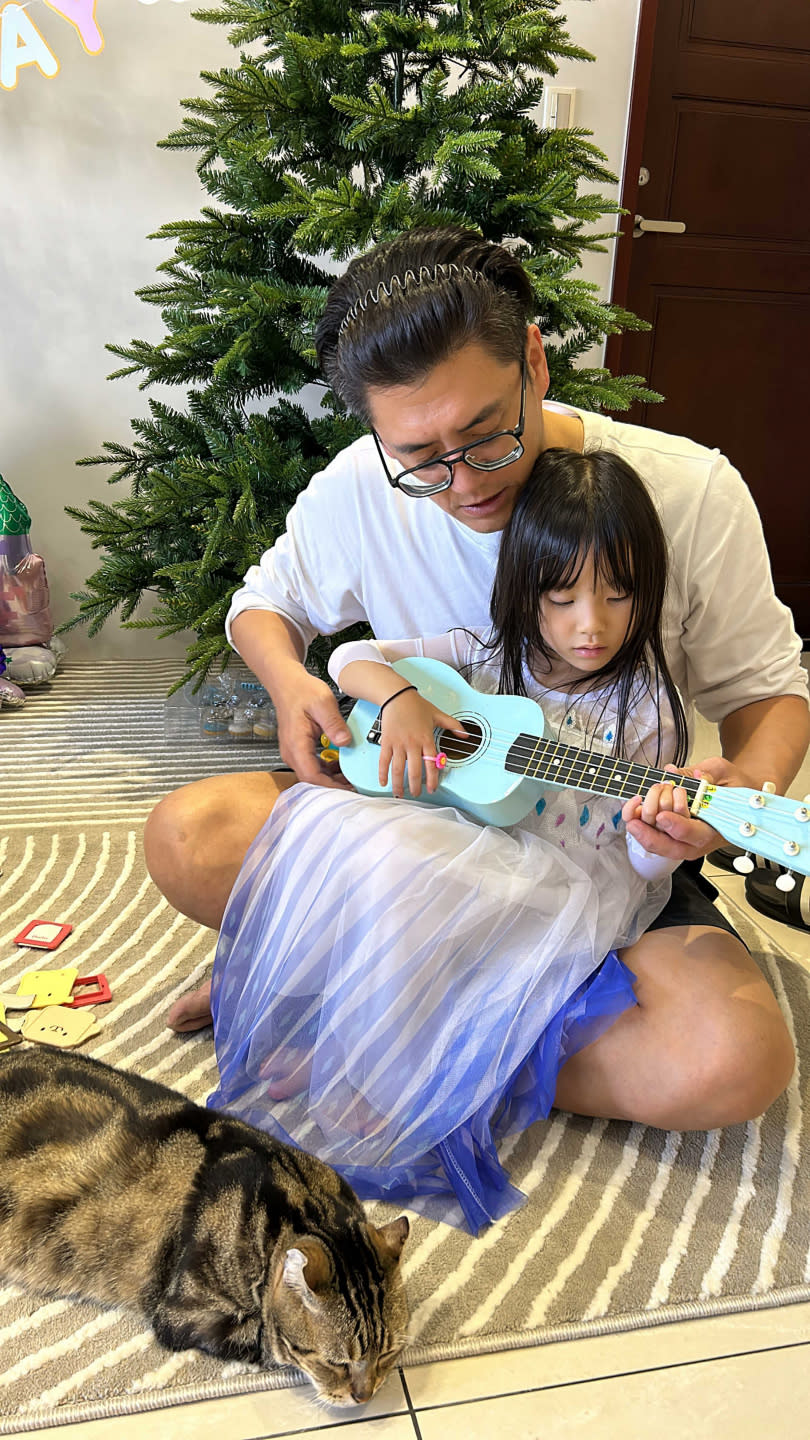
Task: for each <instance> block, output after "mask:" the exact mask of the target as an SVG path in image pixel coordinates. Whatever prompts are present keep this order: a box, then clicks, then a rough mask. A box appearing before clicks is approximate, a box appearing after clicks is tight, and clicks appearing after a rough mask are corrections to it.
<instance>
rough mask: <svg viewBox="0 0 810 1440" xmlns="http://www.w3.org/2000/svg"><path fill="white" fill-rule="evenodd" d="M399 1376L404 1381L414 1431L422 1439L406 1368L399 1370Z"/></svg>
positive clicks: (404, 1392)
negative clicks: (406, 1377)
mask: <svg viewBox="0 0 810 1440" xmlns="http://www.w3.org/2000/svg"><path fill="white" fill-rule="evenodd" d="M399 1378H400V1380H401V1381H402V1391H403V1394H404V1396H405V1403H406V1405H407V1406H408V1414H409V1415H410V1417H411V1420H412V1422H413V1428H414V1432H415V1435H416V1440H422V1431H421V1430H420V1429H419V1421H418V1419H417V1417H416V1411H415V1410H414V1408H413V1401H412V1399H411V1392H410V1390H409V1389H408V1382H407V1380H406V1379H405V1371H404V1370H400V1372H399Z"/></svg>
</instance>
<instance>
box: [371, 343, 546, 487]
mask: <svg viewBox="0 0 810 1440" xmlns="http://www.w3.org/2000/svg"><path fill="white" fill-rule="evenodd" d="M525 411H526V361H525V360H524V361H523V365H522V367H521V381H520V415H519V417H518V423H517V425H516V426H515V428H514V430H496V432H495V434H494V435H484V436H483V437H482V439H480V440H474V441H473V443H472V444H471V445H462V446H461V447H460V449H458V450H446V451H445V453H444V455H437V456H436V457H435V459H433V460H426V461H424V463H423V464H421V465H412V466H411V468H410V469H409V470H401V471H400V472H399V474H398V475H392V474H391V471H390V470H389V469H388V464H387V462H386V459H385V454H384V452H383V448H382V445H381V444H380V437H379V435H378V434H377V432H376V430H374V429H372V431H371V433H372V435H373V436H374V444H375V445H376V446H377V454H378V455H379V457H380V461H381V462H382V467H383V470H384V471H385V474H386V477H387V479H388V483H389V485H394V486H396V487H398V488H399V489H400V490H402V491H403V492H404V493H405V494H406V495H417V496H418V495H438V494H439V493H440V491H442V490H449V489H450V486H451V485H452V483H453V470H454V467H455V466H456V465H462V464H463V465H469V466H470V469H471V470H502V469H503V468H504V466H505V465H512V464H514V462H515V460H519V459H520V457H521V455H522V454H523V445H522V443H521V439H520V437H521V435H522V434H523V420H524V416H525Z"/></svg>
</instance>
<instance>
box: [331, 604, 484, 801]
mask: <svg viewBox="0 0 810 1440" xmlns="http://www.w3.org/2000/svg"><path fill="white" fill-rule="evenodd" d="M455 636H456V632H454V631H451V632H450V633H449V634H448V635H440V636H435V637H433V638H432V639H430V640H423V639H416V640H396V641H388V640H385V641H376V640H357V641H352V642H350V643H349V644H346V645H340V646H338V648H337V649H336V650H335V651H334V652H333V654H332V655H331V657H330V660H329V673H330V675H331V676H332V679H333V680H334V681H335V683H336V684H338V685H339V686H340V688H341V690H343V691H345V693H346V694H347V695H354V696H356V697H357V699H359V700H368V701H370V702H371V704H373V705H379V706H380V707H381V709H382V719H381V722H380V723H381V729H382V739H381V742H380V765H379V779H380V784H381V785H385V784H387V782H388V774H389V770H390V773H391V789H392V793H393V794H394V795H395V796H397V797H400V798H401V797H402V796H403V795H404V793H405V771H406V769H407V773H408V789H409V790H410V793H411V795H412V796H413V797H414V798H418V797H419V795H420V794H421V792H422V775H423V769H424V772H425V785H426V788H427V790H428V792H429V793H430V794H433V792H434V791H435V790H436V788H437V786H438V783H439V777H440V773H441V772H440V770H439V768H438V766H436V765H432V764H431V763H430V760H431V759H433V758H435V756H436V741H435V734H434V732H435V730H437V729H444V730H452V731H453V733H454V734H456V735H466V733H467V732H466V730H464V729H463V728H462V727H461V726H460V725H459V724H458V722H457V721H456V720H455V719H454V717H453V716H452V715H447V714H446V713H445V712H444V710H438V709H437V708H436V707H435V706H434V705H431V704H429V703H428V701H427V700H423V699H422V697H421V695H420V694H419V693H418V690H416V688H415V687H413V686H412V685H410V684H409V683H408V681H407V680H406V679H405V678H404V677H403V676H402V675H398V674H397V672H396V670H394V669H392V664H393V663H394V662H395V661H396V660H405V659H410V658H412V657H414V656H428V657H429V658H431V659H435V660H443V661H444V662H445V664H452V665H453V668H454V669H458V668H459V667H460V655H459V651H458V647H457V643H456V638H455ZM426 760H427V764H425V761H426Z"/></svg>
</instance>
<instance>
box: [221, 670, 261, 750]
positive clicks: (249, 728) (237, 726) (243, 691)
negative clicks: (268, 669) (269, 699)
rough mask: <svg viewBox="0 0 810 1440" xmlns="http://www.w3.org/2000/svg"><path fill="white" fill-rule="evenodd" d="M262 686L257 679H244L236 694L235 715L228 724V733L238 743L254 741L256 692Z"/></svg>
mask: <svg viewBox="0 0 810 1440" xmlns="http://www.w3.org/2000/svg"><path fill="white" fill-rule="evenodd" d="M260 689H261V686H260V685H258V684H257V682H256V681H255V680H243V681H242V683H241V685H240V686H239V690H238V692H237V695H236V703H235V705H234V708H233V715H232V716H231V719H230V722H229V724H228V734H229V735H230V737H231V739H232V740H235V741H236V743H237V744H240V745H243V744H248V745H250V744H252V743H253V715H254V712H255V710H256V692H257V690H260Z"/></svg>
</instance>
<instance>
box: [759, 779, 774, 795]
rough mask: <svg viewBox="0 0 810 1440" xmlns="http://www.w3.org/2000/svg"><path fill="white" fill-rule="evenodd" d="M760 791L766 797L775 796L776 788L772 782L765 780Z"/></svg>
mask: <svg viewBox="0 0 810 1440" xmlns="http://www.w3.org/2000/svg"><path fill="white" fill-rule="evenodd" d="M762 789H763V791H764V793H765V794H766V795H775V794H776V786H775V785H774V783H773V780H766V781H765V784H764V785H763V787H762Z"/></svg>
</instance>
